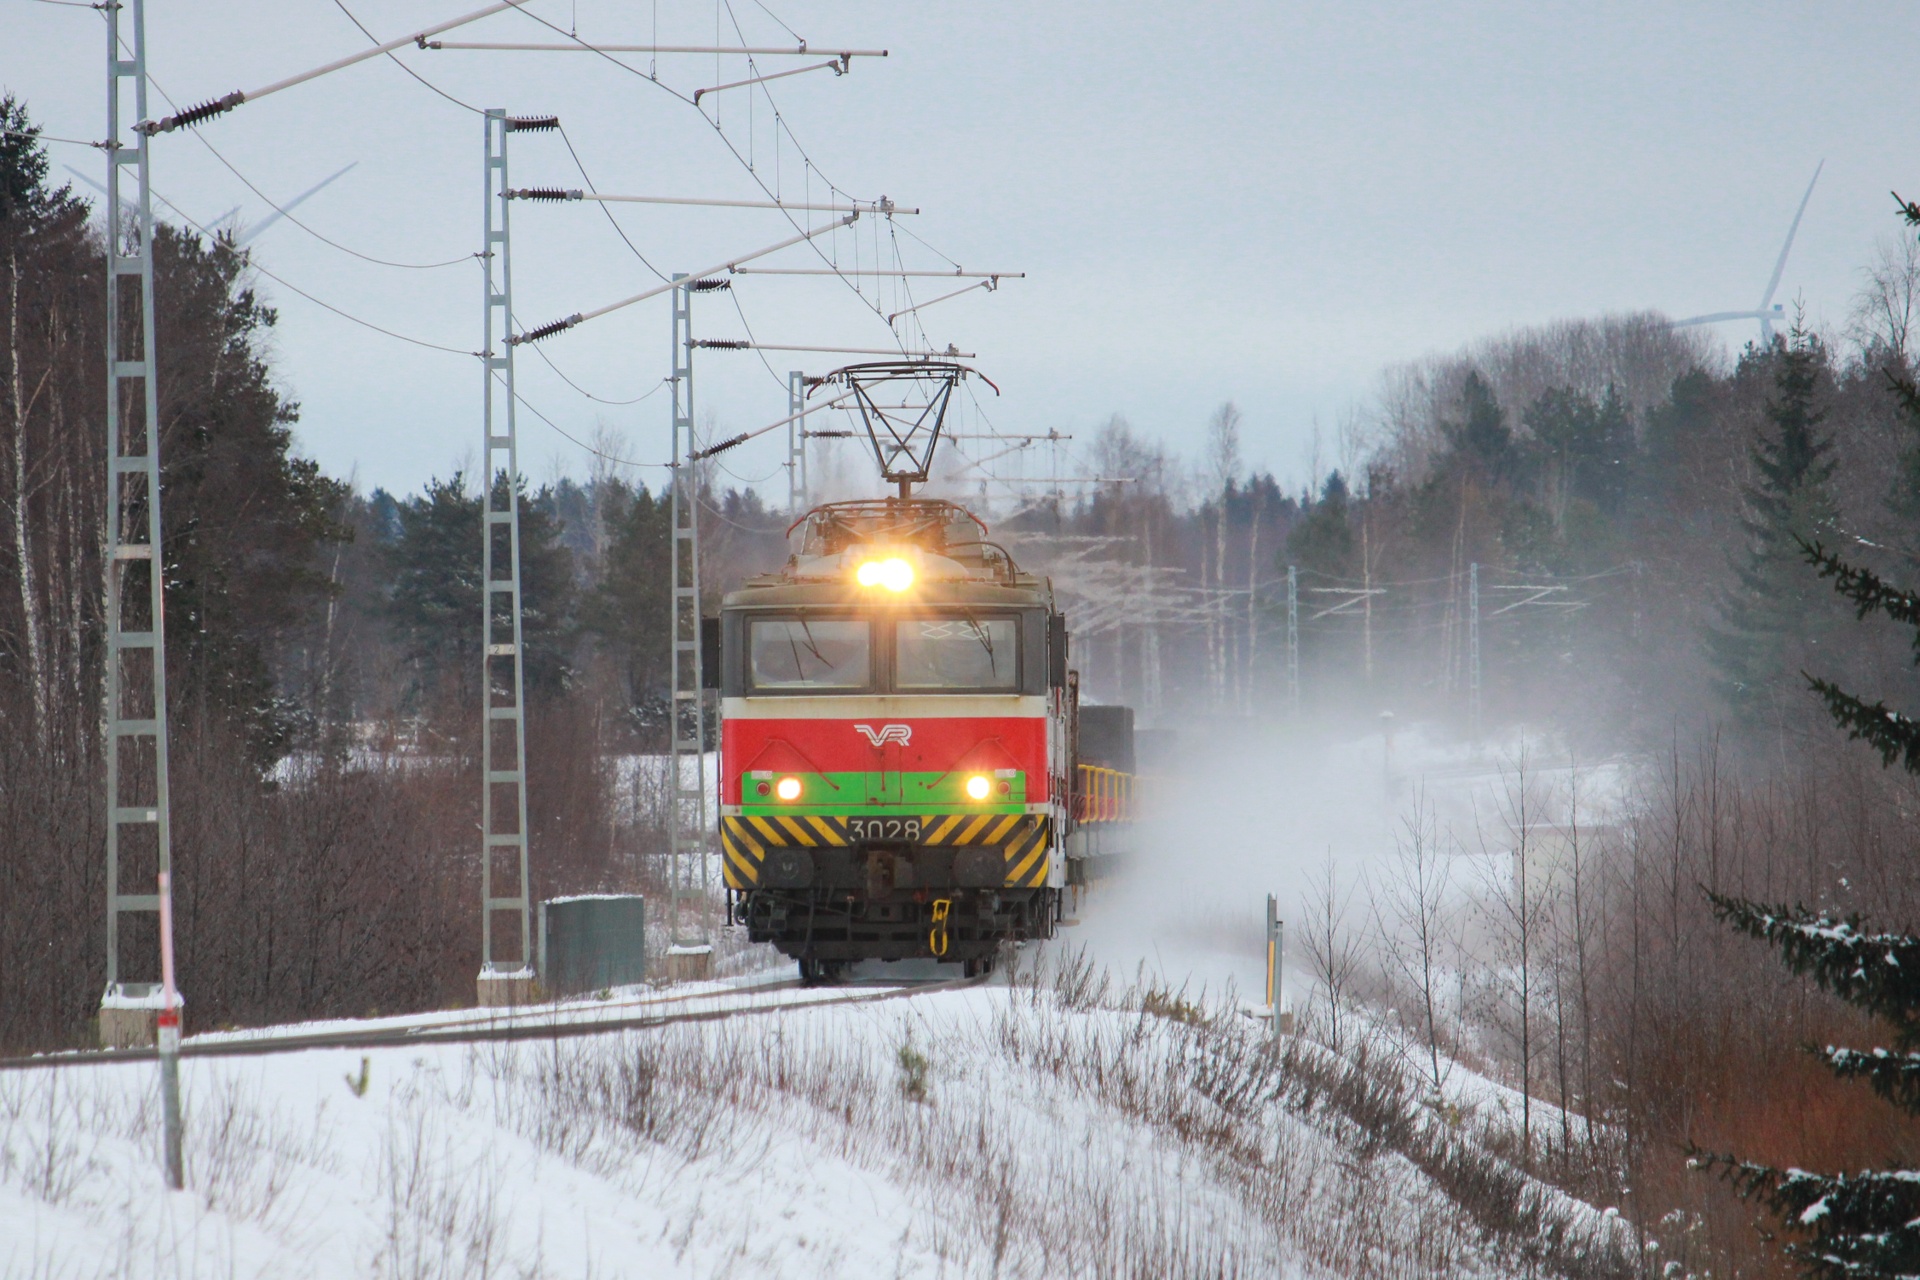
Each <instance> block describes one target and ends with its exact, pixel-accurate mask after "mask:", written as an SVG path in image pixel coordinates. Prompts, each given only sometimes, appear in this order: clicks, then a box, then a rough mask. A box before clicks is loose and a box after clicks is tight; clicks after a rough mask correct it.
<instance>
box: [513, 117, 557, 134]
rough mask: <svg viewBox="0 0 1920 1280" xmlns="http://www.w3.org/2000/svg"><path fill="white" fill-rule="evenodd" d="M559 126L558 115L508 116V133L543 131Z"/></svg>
mask: <svg viewBox="0 0 1920 1280" xmlns="http://www.w3.org/2000/svg"><path fill="white" fill-rule="evenodd" d="M559 127H560V117H559V116H508V117H507V132H508V133H544V132H546V131H547V130H549V129H558V128H559Z"/></svg>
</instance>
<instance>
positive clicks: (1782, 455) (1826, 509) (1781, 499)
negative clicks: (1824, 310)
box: [1708, 326, 1838, 720]
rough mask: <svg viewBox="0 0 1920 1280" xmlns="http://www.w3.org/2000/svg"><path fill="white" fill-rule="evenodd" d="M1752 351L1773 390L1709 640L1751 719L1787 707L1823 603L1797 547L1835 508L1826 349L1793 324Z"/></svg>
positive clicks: (1727, 688) (1738, 707)
mask: <svg viewBox="0 0 1920 1280" xmlns="http://www.w3.org/2000/svg"><path fill="white" fill-rule="evenodd" d="M1748 359H1749V360H1759V359H1765V360H1768V361H1770V362H1772V365H1773V370H1772V372H1773V383H1774V386H1773V394H1772V395H1771V396H1770V397H1769V399H1768V402H1767V406H1766V413H1765V418H1766V426H1765V427H1764V428H1763V429H1762V430H1761V431H1759V432H1758V433H1757V434H1756V436H1755V439H1754V442H1753V445H1752V448H1751V450H1750V452H1749V455H1748V456H1749V458H1750V459H1751V462H1752V466H1753V470H1754V474H1755V476H1756V481H1755V483H1753V484H1751V485H1748V486H1747V487H1746V488H1745V489H1744V490H1743V491H1742V498H1743V501H1744V505H1745V508H1746V510H1745V514H1744V516H1743V518H1742V522H1741V523H1742V527H1743V528H1744V529H1745V531H1746V534H1747V548H1746V551H1745V553H1744V555H1743V556H1742V557H1741V558H1740V559H1739V560H1737V561H1736V563H1735V564H1734V566H1733V568H1734V576H1735V586H1734V588H1733V589H1732V590H1730V591H1728V592H1727V593H1726V594H1725V595H1724V596H1723V597H1722V598H1721V600H1720V620H1721V624H1720V626H1719V627H1717V628H1716V629H1714V630H1713V631H1712V632H1710V633H1709V637H1708V646H1709V651H1710V654H1711V656H1712V659H1713V662H1714V665H1715V667H1716V668H1717V669H1718V675H1719V679H1720V685H1721V691H1722V693H1723V695H1724V696H1725V698H1726V700H1727V702H1728V704H1729V705H1730V706H1731V707H1732V708H1733V709H1734V711H1735V712H1736V714H1738V715H1740V716H1742V717H1743V718H1746V719H1749V720H1754V719H1759V718H1762V717H1765V718H1768V719H1772V718H1774V717H1775V716H1777V714H1778V713H1779V712H1780V711H1781V710H1782V709H1783V706H1784V704H1785V700H1786V697H1787V694H1788V692H1789V690H1790V689H1791V687H1792V685H1793V683H1794V672H1795V671H1796V670H1797V669H1798V667H1799V665H1800V662H1801V658H1802V649H1803V646H1805V645H1808V644H1817V643H1818V641H1819V639H1820V633H1821V631H1822V629H1823V626H1822V622H1823V619H1824V618H1825V617H1826V616H1827V615H1828V611H1827V610H1826V609H1824V608H1822V607H1821V605H1822V603H1823V602H1824V597H1823V594H1822V593H1821V591H1820V588H1819V584H1818V583H1817V582H1815V581H1814V580H1813V578H1812V576H1811V575H1809V574H1808V573H1807V572H1806V568H1805V566H1804V565H1803V564H1802V563H1801V560H1802V556H1801V552H1800V545H1801V543H1802V542H1805V541H1812V540H1817V539H1819V538H1820V537H1821V536H1823V535H1824V534H1827V533H1829V532H1830V531H1831V530H1832V529H1833V527H1834V525H1835V523H1836V521H1837V519H1838V510H1837V507H1836V504H1835V501H1834V497H1833V489H1832V479H1833V471H1834V465H1835V464H1834V460H1833V459H1832V458H1831V457H1830V456H1829V455H1830V454H1831V453H1832V451H1833V441H1832V439H1831V437H1829V436H1827V435H1826V434H1825V433H1824V432H1823V431H1822V430H1821V424H1822V422H1823V421H1824V419H1825V417H1826V412H1825V410H1824V409H1823V408H1822V407H1821V405H1820V397H1821V391H1822V383H1823V382H1824V380H1825V378H1826V376H1827V353H1826V349H1825V347H1824V346H1823V345H1822V344H1821V342H1820V340H1819V339H1818V338H1817V337H1815V336H1814V335H1812V334H1809V333H1806V332H1805V331H1803V330H1801V329H1800V328H1798V327H1797V326H1796V327H1795V329H1794V331H1793V334H1792V337H1791V339H1790V340H1789V341H1786V342H1783V343H1776V345H1775V346H1774V347H1773V349H1772V350H1771V351H1770V352H1767V353H1764V354H1757V353H1756V354H1749V356H1748Z"/></svg>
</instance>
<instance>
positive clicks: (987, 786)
mask: <svg viewBox="0 0 1920 1280" xmlns="http://www.w3.org/2000/svg"><path fill="white" fill-rule="evenodd" d="M992 791H993V779H992V778H989V777H988V776H987V775H986V774H984V773H976V774H974V775H973V776H972V777H971V778H968V779H967V796H968V798H969V799H973V800H985V799H986V798H987V796H988V795H989V794H991V793H992Z"/></svg>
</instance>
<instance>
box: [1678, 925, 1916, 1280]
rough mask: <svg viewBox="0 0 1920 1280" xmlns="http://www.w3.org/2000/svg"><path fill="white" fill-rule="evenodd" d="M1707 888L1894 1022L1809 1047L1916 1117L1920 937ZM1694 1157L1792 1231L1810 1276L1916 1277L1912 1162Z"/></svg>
mask: <svg viewBox="0 0 1920 1280" xmlns="http://www.w3.org/2000/svg"><path fill="white" fill-rule="evenodd" d="M1708 896H1709V897H1710V898H1711V899H1712V901H1713V909H1714V914H1715V915H1717V916H1718V917H1719V918H1720V919H1722V920H1724V921H1725V922H1727V923H1728V924H1729V925H1731V926H1732V927H1733V928H1735V929H1736V930H1738V931H1740V932H1742V933H1746V934H1748V935H1750V936H1752V937H1754V938H1758V939H1760V940H1761V941H1763V942H1768V943H1771V944H1772V945H1774V946H1776V947H1778V948H1779V949H1780V958H1781V959H1782V961H1784V962H1785V964H1786V965H1787V967H1788V968H1790V969H1792V970H1793V971H1794V972H1796V973H1800V974H1804V975H1806V976H1808V977H1811V978H1812V979H1813V980H1814V981H1815V982H1817V983H1818V984H1819V985H1820V986H1821V987H1823V988H1824V989H1826V990H1827V991H1830V992H1832V993H1833V994H1834V995H1837V996H1839V997H1840V998H1841V999H1842V1000H1845V1001H1847V1002H1848V1003H1849V1004H1852V1005H1855V1006H1856V1007H1858V1008H1860V1009H1863V1010H1865V1011H1866V1012H1867V1013H1869V1014H1872V1015H1873V1016H1875V1017H1878V1018H1882V1019H1885V1020H1886V1021H1888V1022H1890V1023H1892V1024H1893V1047H1892V1048H1891V1049H1888V1048H1879V1047H1876V1048H1872V1049H1848V1048H1840V1047H1835V1046H1832V1045H1828V1046H1826V1047H1824V1048H1820V1049H1817V1050H1816V1051H1817V1052H1818V1054H1819V1056H1820V1057H1821V1059H1822V1060H1823V1061H1824V1062H1825V1063H1826V1065H1827V1068H1828V1069H1829V1070H1831V1071H1832V1072H1833V1073H1834V1075H1836V1076H1839V1077H1840V1078H1841V1079H1864V1080H1866V1081H1867V1082H1868V1083H1869V1084H1870V1085H1871V1086H1872V1087H1873V1090H1874V1092H1875V1093H1877V1094H1879V1095H1880V1096H1881V1097H1882V1098H1885V1099H1886V1100H1887V1101H1888V1102H1890V1103H1892V1104H1893V1105H1894V1106H1896V1107H1899V1108H1901V1109H1902V1110H1903V1111H1905V1112H1906V1113H1907V1114H1908V1115H1911V1116H1920V937H1916V936H1914V935H1913V934H1907V933H1873V932H1869V931H1868V930H1867V929H1865V928H1864V927H1863V926H1862V923H1861V920H1860V917H1859V916H1857V915H1853V916H1848V917H1847V918H1846V919H1844V920H1835V919H1833V918H1831V917H1829V916H1827V915H1825V914H1821V913H1815V912H1811V911H1808V910H1807V909H1806V908H1804V907H1792V908H1788V907H1784V906H1764V905H1761V904H1759V903H1754V902H1748V901H1745V900H1742V899H1739V898H1732V897H1725V896H1722V895H1720V894H1712V893H1710V894H1709V895H1708ZM1693 1164H1694V1167H1696V1168H1705V1169H1718V1170H1719V1171H1721V1173H1722V1174H1723V1175H1724V1176H1726V1177H1727V1178H1728V1180H1729V1181H1731V1182H1732V1183H1733V1185H1734V1186H1735V1187H1736V1188H1737V1189H1738V1190H1739V1191H1740V1193H1741V1194H1742V1195H1745V1196H1748V1197H1752V1198H1758V1199H1760V1200H1761V1201H1763V1202H1764V1203H1765V1204H1766V1205H1767V1207H1768V1208H1769V1209H1771V1210H1772V1211H1773V1213H1774V1214H1775V1215H1776V1216H1778V1217H1779V1218H1780V1219H1781V1221H1782V1223H1783V1225H1785V1226H1786V1228H1787V1229H1788V1230H1789V1231H1791V1232H1793V1233H1795V1234H1796V1235H1799V1236H1801V1237H1802V1240H1800V1241H1798V1242H1796V1243H1794V1244H1792V1245H1790V1246H1789V1248H1788V1251H1789V1252H1790V1253H1792V1254H1793V1255H1794V1256H1796V1257H1798V1258H1800V1259H1801V1260H1802V1261H1803V1262H1804V1263H1806V1274H1807V1275H1808V1276H1810V1277H1815V1278H1816V1280H1861V1278H1863V1277H1876V1278H1879V1277H1896V1276H1898V1277H1910V1276H1915V1275H1920V1169H1902V1168H1886V1169H1866V1170H1862V1171H1861V1172H1859V1173H1852V1174H1848V1173H1836V1174H1822V1173H1809V1172H1808V1171H1806V1170H1805V1169H1776V1168H1772V1167H1771V1166H1768V1165H1762V1164H1755V1163H1752V1162H1750V1161H1745V1160H1740V1159H1738V1158H1737V1157H1735V1156H1731V1155H1700V1154H1699V1153H1696V1154H1695V1157H1694V1160H1693Z"/></svg>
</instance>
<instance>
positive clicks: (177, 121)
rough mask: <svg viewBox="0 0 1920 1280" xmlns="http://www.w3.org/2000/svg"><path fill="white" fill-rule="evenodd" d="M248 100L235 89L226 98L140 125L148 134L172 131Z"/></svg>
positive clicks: (222, 112) (223, 112)
mask: <svg viewBox="0 0 1920 1280" xmlns="http://www.w3.org/2000/svg"><path fill="white" fill-rule="evenodd" d="M246 100H247V95H246V94H244V93H241V92H239V91H238V90H235V91H234V92H232V93H230V94H228V95H227V96H226V97H224V98H213V99H211V100H209V101H207V102H203V103H201V104H200V105H199V106H197V107H188V108H187V109H186V110H185V111H182V112H181V113H180V114H179V115H177V116H168V117H167V118H166V119H164V120H161V121H158V122H157V123H154V124H148V125H143V126H139V128H140V131H141V132H143V133H147V134H155V133H172V132H173V131H174V130H175V129H179V128H182V127H185V126H190V125H196V124H199V123H200V122H201V121H202V120H210V119H212V118H213V117H214V116H217V115H224V114H225V113H226V112H229V111H231V110H233V109H234V108H235V107H237V106H239V105H240V104H241V103H243V102H245V101H246Z"/></svg>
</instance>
